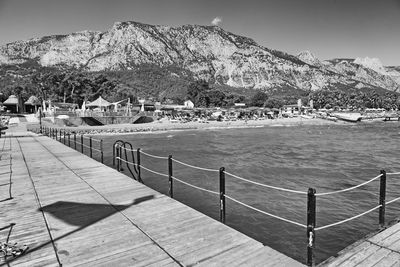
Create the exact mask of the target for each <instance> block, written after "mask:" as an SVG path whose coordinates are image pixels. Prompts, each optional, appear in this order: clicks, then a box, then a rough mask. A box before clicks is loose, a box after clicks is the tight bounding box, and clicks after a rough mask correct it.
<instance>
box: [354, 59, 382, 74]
mask: <svg viewBox="0 0 400 267" xmlns="http://www.w3.org/2000/svg"><path fill="white" fill-rule="evenodd" d="M353 63H354V64H358V65H362V66H363V67H365V68H368V69H371V70H374V71H376V72H378V73H381V74H384V75H386V74H387V72H386V70H385V68H384V67H383V64H382V62H381V61H380V60H379V58H369V57H365V58H359V57H358V58H356V59H355V60H354V61H353Z"/></svg>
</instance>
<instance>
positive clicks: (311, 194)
mask: <svg viewBox="0 0 400 267" xmlns="http://www.w3.org/2000/svg"><path fill="white" fill-rule="evenodd" d="M315 193H316V190H315V189H314V188H309V189H308V194H307V265H308V266H315V255H314V247H315V231H314V228H315V223H316V197H315Z"/></svg>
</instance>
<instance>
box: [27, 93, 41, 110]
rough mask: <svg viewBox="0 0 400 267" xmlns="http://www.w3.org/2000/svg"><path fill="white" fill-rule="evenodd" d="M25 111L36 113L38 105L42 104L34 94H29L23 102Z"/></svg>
mask: <svg viewBox="0 0 400 267" xmlns="http://www.w3.org/2000/svg"><path fill="white" fill-rule="evenodd" d="M24 105H25V111H26V112H28V113H36V112H37V111H38V109H39V107H40V106H41V105H42V103H41V102H40V100H39V98H37V97H36V96H30V97H29V99H28V100H27V101H25V103H24Z"/></svg>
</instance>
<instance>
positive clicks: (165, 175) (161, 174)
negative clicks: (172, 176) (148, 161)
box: [140, 165, 168, 177]
mask: <svg viewBox="0 0 400 267" xmlns="http://www.w3.org/2000/svg"><path fill="white" fill-rule="evenodd" d="M140 168H143V169H145V170H146V171H148V172H151V173H154V174H157V175H160V176H163V177H168V175H167V174H164V173H161V172H156V171H153V170H151V169H149V168H146V167H144V166H143V165H140Z"/></svg>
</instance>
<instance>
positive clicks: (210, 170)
mask: <svg viewBox="0 0 400 267" xmlns="http://www.w3.org/2000/svg"><path fill="white" fill-rule="evenodd" d="M172 161H174V162H176V163H179V164H181V165H183V166H186V167H190V168H193V169H197V170H201V171H208V172H219V170H217V169H208V168H203V167H197V166H194V165H190V164H187V163H184V162H182V161H179V160H176V159H174V158H173V159H172Z"/></svg>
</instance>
